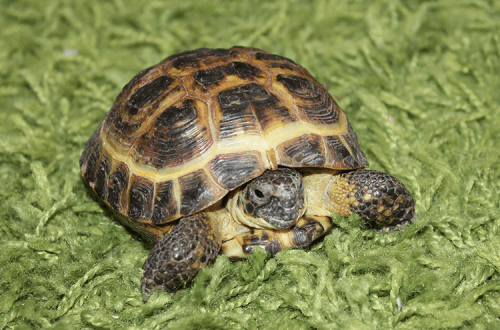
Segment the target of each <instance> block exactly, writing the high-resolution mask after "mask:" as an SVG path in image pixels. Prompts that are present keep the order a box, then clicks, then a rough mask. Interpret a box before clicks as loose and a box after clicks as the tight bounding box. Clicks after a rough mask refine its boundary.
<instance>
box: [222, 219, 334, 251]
mask: <svg viewBox="0 0 500 330" xmlns="http://www.w3.org/2000/svg"><path fill="white" fill-rule="evenodd" d="M332 227H333V222H332V219H331V218H330V217H328V216H303V217H302V218H300V219H299V220H298V221H297V223H296V224H295V225H294V226H293V227H290V228H288V229H281V230H278V229H253V230H252V231H250V232H247V233H244V234H240V235H237V236H235V237H234V238H233V239H231V240H229V241H226V242H224V243H222V248H221V253H222V254H225V255H227V256H228V257H229V258H245V256H246V255H247V254H248V253H250V252H252V251H253V249H254V248H255V247H256V246H258V247H260V248H262V249H264V250H266V252H267V253H268V254H269V255H274V254H276V253H278V252H279V251H281V250H284V249H287V248H295V249H298V248H304V247H307V246H309V245H310V244H311V243H312V242H313V241H314V240H315V239H317V238H318V237H320V236H321V235H323V234H325V233H326V232H327V231H328V230H330V229H331V228H332Z"/></svg>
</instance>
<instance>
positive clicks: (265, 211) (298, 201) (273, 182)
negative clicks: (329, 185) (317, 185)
mask: <svg viewBox="0 0 500 330" xmlns="http://www.w3.org/2000/svg"><path fill="white" fill-rule="evenodd" d="M237 207H238V209H239V210H240V211H241V213H243V214H244V217H245V220H244V221H242V222H243V223H245V224H246V225H249V226H252V227H264V228H276V229H285V228H289V227H291V226H293V225H294V224H295V222H297V220H298V219H299V218H300V217H301V216H302V215H303V214H304V212H305V209H306V202H305V197H304V187H303V185H302V176H301V175H300V173H299V172H297V171H294V170H292V169H289V168H278V169H277V170H275V171H266V172H264V173H263V174H262V175H260V176H258V177H257V178H255V179H253V180H252V181H250V182H248V183H247V184H246V185H245V186H244V187H243V188H242V189H241V190H240V192H239V194H238V203H237ZM241 213H240V214H241Z"/></svg>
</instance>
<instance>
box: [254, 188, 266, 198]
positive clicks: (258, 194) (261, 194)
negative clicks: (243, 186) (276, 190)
mask: <svg viewBox="0 0 500 330" xmlns="http://www.w3.org/2000/svg"><path fill="white" fill-rule="evenodd" d="M254 193H255V196H257V197H258V198H264V193H263V192H262V191H261V190H260V189H255V190H254Z"/></svg>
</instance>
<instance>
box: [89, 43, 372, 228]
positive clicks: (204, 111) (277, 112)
mask: <svg viewBox="0 0 500 330" xmlns="http://www.w3.org/2000/svg"><path fill="white" fill-rule="evenodd" d="M278 165H282V166H288V167H324V168H332V169H339V170H348V169H357V168H363V167H366V166H368V163H367V161H366V158H365V155H364V154H363V152H362V151H361V149H360V146H359V141H358V138H357V136H356V134H355V133H354V131H353V129H352V127H351V125H350V123H349V122H348V121H347V118H346V115H345V113H344V111H343V110H342V109H341V108H340V107H339V106H338V105H337V103H336V102H335V100H334V99H333V98H332V97H331V96H330V94H329V93H328V91H327V90H326V89H325V88H324V87H323V86H322V85H321V84H320V83H318V82H317V81H316V80H315V79H314V78H313V77H312V76H311V75H310V74H309V72H307V71H306V70H305V69H304V68H303V67H302V66H300V65H298V64H296V63H294V62H293V61H292V60H289V59H287V58H284V57H281V56H278V55H272V54H270V53H267V52H265V51H262V50H259V49H255V48H245V47H233V48H231V49H205V48H204V49H198V50H193V51H187V52H184V53H181V54H178V55H173V56H170V57H168V58H166V59H165V60H163V61H162V62H161V63H159V64H158V65H155V66H152V67H150V68H148V69H146V70H144V71H142V72H141V73H139V74H138V75H137V76H135V77H134V78H133V79H132V80H131V81H130V82H129V83H128V84H127V85H126V86H125V87H124V88H123V90H122V91H121V93H120V94H119V95H118V97H117V99H116V101H115V103H114V105H113V107H112V108H111V110H110V111H109V112H108V113H107V115H106V118H105V119H104V121H103V122H102V123H101V124H100V125H99V127H98V128H97V130H96V132H95V133H94V135H93V136H92V137H91V138H90V140H89V141H88V142H87V144H86V145H85V149H84V151H83V155H82V157H81V158H80V169H81V173H82V175H83V178H84V179H85V181H86V182H87V183H88V184H89V185H90V186H91V187H92V188H93V189H94V190H95V192H96V193H97V194H98V195H99V197H100V198H102V199H103V200H104V201H105V202H106V203H107V204H109V205H110V206H111V207H112V208H113V209H114V210H116V211H118V212H119V213H121V214H122V215H124V216H125V217H127V218H128V219H130V220H132V221H139V222H141V223H150V224H162V223H166V222H170V221H172V220H175V219H178V218H180V217H183V216H187V215H190V214H193V213H196V212H198V211H200V210H203V209H205V208H206V207H208V206H210V205H211V204H213V203H215V202H217V201H218V200H220V199H221V198H222V197H223V196H224V195H226V194H227V193H228V192H229V191H230V190H233V189H235V188H237V187H239V186H241V185H242V184H244V183H245V182H247V181H249V180H251V179H253V178H255V177H257V176H259V175H260V174H262V173H263V172H264V171H265V170H266V169H276V168H277V167H278Z"/></svg>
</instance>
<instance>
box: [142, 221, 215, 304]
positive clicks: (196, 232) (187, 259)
mask: <svg viewBox="0 0 500 330" xmlns="http://www.w3.org/2000/svg"><path fill="white" fill-rule="evenodd" d="M218 229H219V228H218V227H217V223H216V221H215V219H214V218H213V215H211V214H205V213H199V214H194V215H191V216H188V217H185V218H182V219H181V220H180V221H179V223H178V224H177V225H175V226H174V227H173V228H172V231H171V232H170V233H168V234H165V235H164V236H163V237H162V238H161V240H160V241H159V242H158V243H157V244H156V245H155V247H154V248H153V250H152V251H151V253H150V254H149V256H148V259H147V260H146V262H145V263H144V265H143V266H142V268H143V269H144V274H143V276H142V281H141V283H142V295H143V298H144V300H147V299H148V297H149V293H150V290H151V288H152V287H153V288H156V289H158V290H165V291H175V290H176V289H177V288H178V287H179V286H181V285H182V284H183V283H185V282H186V281H189V280H191V279H192V278H193V277H194V276H195V275H196V273H197V272H198V270H199V269H200V267H204V266H206V265H208V264H209V263H210V262H211V261H212V260H213V259H215V258H216V257H217V255H218V253H219V250H220V245H221V243H222V236H221V234H220V232H219V230H218Z"/></svg>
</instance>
